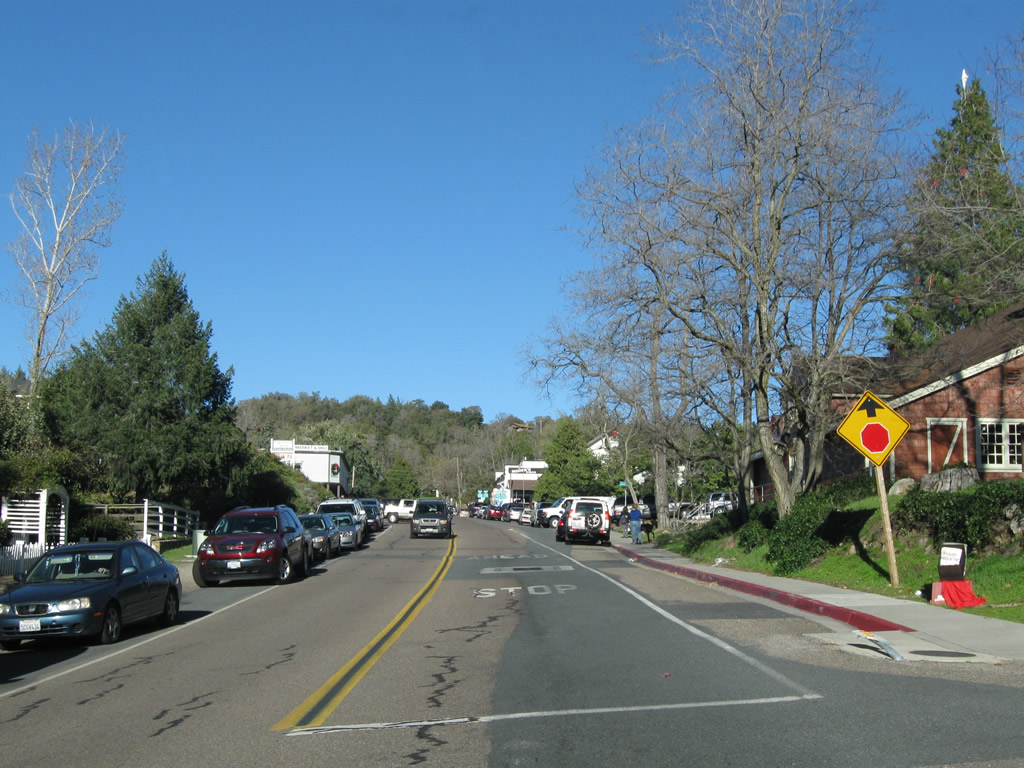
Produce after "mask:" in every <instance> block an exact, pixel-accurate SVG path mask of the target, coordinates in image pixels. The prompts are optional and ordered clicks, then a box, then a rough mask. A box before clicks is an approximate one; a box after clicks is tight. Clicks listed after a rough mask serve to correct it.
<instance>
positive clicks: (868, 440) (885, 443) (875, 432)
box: [860, 422, 889, 453]
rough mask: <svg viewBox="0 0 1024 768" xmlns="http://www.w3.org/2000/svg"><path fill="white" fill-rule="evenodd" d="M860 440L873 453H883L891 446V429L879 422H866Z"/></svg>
mask: <svg viewBox="0 0 1024 768" xmlns="http://www.w3.org/2000/svg"><path fill="white" fill-rule="evenodd" d="M860 442H861V444H862V445H863V446H864V447H865V448H867V449H868V450H869V451H871V452H872V453H882V451H884V450H885V449H886V448H888V447H889V430H888V429H886V428H885V427H883V426H882V425H881V424H879V423H877V422H872V423H871V424H865V425H864V429H862V430H861V431H860Z"/></svg>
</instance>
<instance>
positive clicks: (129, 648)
mask: <svg viewBox="0 0 1024 768" xmlns="http://www.w3.org/2000/svg"><path fill="white" fill-rule="evenodd" d="M279 586H280V585H279V584H275V585H274V586H272V587H267V588H266V589H263V590H260V591H259V592H256V593H255V594H252V595H249V596H248V597H243V598H242V599H241V600H238V601H237V602H234V603H231V605H225V606H224V607H223V608H218V609H217V610H216V611H214V612H213V613H208V614H206V615H205V616H200V617H199V618H198V619H193V620H192V621H190V622H188V623H187V624H175V625H174V626H173V627H169V628H168V629H166V630H164V631H163V632H157V633H156V634H155V635H152V636H151V637H147V638H145V639H144V640H140V641H139V642H137V643H133V644H132V645H128V646H125V647H124V648H118V649H117V650H116V651H111V652H110V653H106V654H104V655H102V656H100V657H99V658H97V659H93V660H92V661H87V662H85V663H83V664H79V665H78V666H75V667H72V668H71V669H65V670H64V671H63V672H57V673H55V674H53V675H50V676H49V677H43V678H41V679H39V680H36V681H35V682H34V683H29V684H28V685H23V686H21V687H20V688H15V689H14V690H12V691H7V692H5V693H0V699H4V698H7V697H8V696H15V695H17V694H19V693H22V692H24V691H29V690H31V689H33V688H38V687H39V686H40V685H43V684H44V683H49V682H51V681H53V680H56V679H57V678H60V677H64V676H65V675H70V674H73V673H75V672H78V671H79V670H82V669H85V668H86V667H91V666H92V665H93V664H99V663H100V662H101V661H107V660H108V659H112V658H114V657H115V656H120V655H121V654H122V653H128V652H129V651H134V650H135V649H136V648H141V647H142V646H144V645H147V644H148V643H152V642H153V641H154V640H160V639H161V638H164V637H167V635H171V634H174V633H175V632H178V631H180V630H182V629H188V628H189V627H194V626H195V625H196V624H199V623H201V622H203V621H206V620H207V619H211V618H213V617H214V616H216V615H217V614H218V613H224V611H227V610H229V609H231V608H234V607H236V606H239V605H241V604H242V603H244V602H246V601H248V600H252V599H253V598H254V597H259V596H260V595H265V594H266V593H267V592H269V591H270V590H272V589H277V588H278V587H279Z"/></svg>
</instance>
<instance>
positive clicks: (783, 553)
mask: <svg viewBox="0 0 1024 768" xmlns="http://www.w3.org/2000/svg"><path fill="white" fill-rule="evenodd" d="M874 490H875V487H874V482H873V480H872V478H871V477H869V476H867V475H863V476H857V477H852V478H844V479H842V480H839V481H837V482H835V483H831V484H830V485H826V486H822V487H821V488H819V489H817V490H815V491H812V492H811V493H805V494H803V495H802V496H798V497H797V499H796V501H795V502H794V503H793V509H792V510H791V511H790V513H789V514H788V515H786V516H785V517H784V518H782V519H781V520H779V522H778V523H777V524H776V525H775V526H774V527H773V528H772V529H771V531H770V533H769V534H768V537H767V541H768V551H767V553H766V554H765V559H766V560H767V561H768V562H770V563H772V566H773V570H774V571H775V573H777V574H778V575H780V576H784V575H786V574H790V573H794V572H796V571H799V570H800V569H801V568H805V567H807V566H808V565H810V563H811V561H812V560H814V558H816V557H819V556H821V555H823V554H825V552H827V551H828V550H829V548H831V547H832V546H835V545H837V544H840V543H842V542H843V541H844V540H846V539H847V538H850V537H851V536H853V535H855V533H856V532H857V531H859V526H860V525H862V524H863V521H864V519H865V517H864V515H863V514H862V513H858V514H856V515H854V516H852V517H851V516H847V515H844V514H843V513H842V508H843V507H845V506H846V505H847V504H849V503H850V502H853V501H856V500H857V499H862V498H864V497H865V496H870V495H871V494H872V493H873V492H874Z"/></svg>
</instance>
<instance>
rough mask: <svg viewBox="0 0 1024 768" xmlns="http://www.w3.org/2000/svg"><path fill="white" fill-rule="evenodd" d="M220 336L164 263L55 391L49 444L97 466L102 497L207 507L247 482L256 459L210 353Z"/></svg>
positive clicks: (49, 393) (48, 391)
mask: <svg viewBox="0 0 1024 768" xmlns="http://www.w3.org/2000/svg"><path fill="white" fill-rule="evenodd" d="M212 333H213V332H212V329H211V326H210V324H209V323H206V324H205V325H204V324H202V323H201V322H200V319H199V313H198V312H197V311H196V310H195V308H194V307H193V306H192V302H191V300H190V299H189V296H188V291H187V290H186V288H185V280H184V276H183V275H182V274H180V273H178V272H175V270H174V266H173V264H172V263H171V261H170V259H168V258H167V256H166V254H165V255H162V256H161V257H160V258H159V259H157V260H156V261H155V262H154V263H153V265H152V267H151V268H150V270H149V272H148V273H147V274H146V276H145V277H144V278H140V279H139V280H138V282H137V287H136V293H134V294H131V295H129V296H128V297H124V296H122V297H121V299H120V301H119V302H118V305H117V308H116V310H115V312H114V317H113V321H112V323H111V324H110V325H108V326H107V327H106V329H105V330H103V331H102V332H101V333H98V334H97V335H96V336H95V338H94V339H93V341H92V342H91V343H86V344H83V345H82V346H81V347H79V348H77V349H76V350H75V351H74V354H73V355H72V357H71V359H70V360H69V361H68V363H67V364H66V365H65V366H64V367H63V368H62V369H61V370H60V371H59V372H58V373H57V375H55V376H54V377H53V378H52V380H50V381H48V382H47V385H46V387H45V391H44V396H43V400H44V407H45V414H46V423H47V425H48V428H49V431H50V434H51V436H52V438H53V439H54V440H55V442H57V443H58V444H60V445H64V446H67V447H69V448H72V449H74V450H76V451H79V452H83V453H87V454H89V455H92V456H94V457H95V458H96V460H97V468H98V470H99V471H100V472H101V475H102V478H101V485H102V486H103V487H102V488H99V489H98V490H103V491H105V492H107V493H109V494H110V495H111V496H112V497H113V498H115V499H119V500H134V501H140V500H142V499H143V498H159V499H164V500H168V501H173V502H178V503H187V504H192V505H196V506H199V505H201V504H202V503H203V502H204V501H206V500H211V499H220V498H223V497H225V496H227V495H230V493H231V491H232V485H233V482H234V481H237V480H240V479H242V478H243V476H244V475H245V469H244V468H245V466H246V464H247V462H248V458H249V452H248V450H247V449H246V447H245V441H244V437H243V436H242V434H241V432H240V431H239V430H238V429H237V428H236V427H235V426H234V424H233V417H234V410H235V409H234V402H233V401H232V399H231V373H232V372H231V370H230V369H229V370H228V371H227V372H222V371H221V370H220V367H219V365H218V362H217V355H216V353H211V352H210V337H211V336H212Z"/></svg>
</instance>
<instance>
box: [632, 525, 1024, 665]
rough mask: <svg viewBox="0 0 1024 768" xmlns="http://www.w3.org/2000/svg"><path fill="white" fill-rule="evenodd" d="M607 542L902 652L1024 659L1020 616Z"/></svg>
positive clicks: (922, 656)
mask: <svg viewBox="0 0 1024 768" xmlns="http://www.w3.org/2000/svg"><path fill="white" fill-rule="evenodd" d="M613 545H614V546H615V548H616V549H617V550H618V551H619V552H621V553H622V554H624V555H626V556H627V557H629V558H630V559H632V560H634V561H635V562H636V563H637V564H639V565H644V566H648V567H651V568H657V569H659V570H663V571H667V572H670V573H675V574H677V575H679V576H683V577H685V578H689V579H695V580H697V581H701V582H704V583H708V584H715V585H718V586H720V587H725V588H727V589H731V590H736V591H739V592H744V593H746V594H749V595H754V596H755V597H758V598H762V599H766V600H771V601H774V602H776V603H781V604H782V605H786V606H789V607H791V608H795V609H798V610H800V611H804V612H806V613H810V614H814V615H816V616H819V617H822V618H827V619H833V620H835V621H839V622H843V623H844V624H847V625H849V626H850V628H851V632H853V631H855V630H860V631H864V632H866V633H867V637H866V639H865V640H864V641H863V642H864V643H872V642H874V643H877V641H879V640H880V641H881V644H880V647H882V646H885V645H887V646H889V649H890V650H893V651H894V652H895V653H896V654H897V655H898V656H901V657H902V659H901V660H917V661H974V662H986V663H994V664H998V663H1002V662H1006V661H1024V624H1018V623H1016V622H1011V621H1001V620H999V619H991V618H988V617H985V616H975V615H973V614H969V613H964V612H963V611H958V610H955V609H953V608H946V607H943V606H937V605H931V604H929V603H928V602H926V601H925V600H924V599H921V600H916V601H915V600H901V599H898V598H894V597H885V596H884V595H874V594H870V593H867V592H857V591H855V590H852V589H841V588H839V587H831V586H828V585H826V584H817V583H815V582H812V581H803V580H801V579H787V578H783V577H780V576H770V575H767V574H762V573H755V572H749V571H739V570H735V569H730V568H728V567H727V566H721V565H706V564H700V563H694V562H692V561H691V560H689V559H688V558H686V557H683V556H682V555H679V554H676V553H675V552H670V551H668V550H665V549H658V548H656V547H655V546H654V545H653V544H631V543H629V542H628V541H626V542H624V543H623V544H621V545H618V544H614V542H613ZM871 637H874V640H872V639H871ZM886 652H888V651H886Z"/></svg>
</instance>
